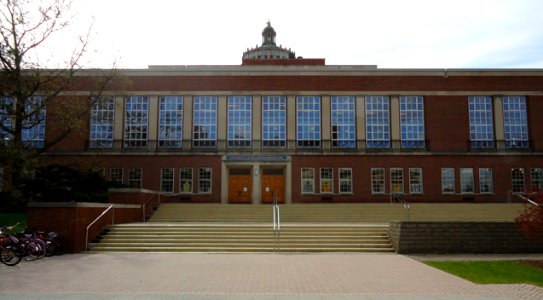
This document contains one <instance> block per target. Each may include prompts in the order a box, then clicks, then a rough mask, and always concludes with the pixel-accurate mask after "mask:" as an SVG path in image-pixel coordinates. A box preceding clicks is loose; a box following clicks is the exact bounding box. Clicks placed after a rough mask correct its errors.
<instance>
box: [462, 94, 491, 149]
mask: <svg viewBox="0 0 543 300" xmlns="http://www.w3.org/2000/svg"><path fill="white" fill-rule="evenodd" d="M468 106H469V136H470V145H471V148H475V149H478V148H479V149H486V148H494V119H493V112H492V97H484V96H481V97H468Z"/></svg>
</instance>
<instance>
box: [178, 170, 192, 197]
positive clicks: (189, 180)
mask: <svg viewBox="0 0 543 300" xmlns="http://www.w3.org/2000/svg"><path fill="white" fill-rule="evenodd" d="M184 170H190V179H187V178H184V177H183V174H184ZM186 182H190V190H189V191H185V189H184V187H183V186H184V183H186ZM193 189H194V170H193V168H188V167H184V168H179V193H181V194H192V191H193Z"/></svg>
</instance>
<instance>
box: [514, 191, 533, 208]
mask: <svg viewBox="0 0 543 300" xmlns="http://www.w3.org/2000/svg"><path fill="white" fill-rule="evenodd" d="M512 196H516V197H518V198H520V199H521V200H524V201H526V202H528V204H531V205H533V206H539V203H537V202H535V201H534V200H532V199H530V198H528V197H526V196H525V195H524V194H523V193H520V192H513V191H511V190H509V191H507V200H508V202H509V203H512V201H511V200H512V198H513V197H512Z"/></svg>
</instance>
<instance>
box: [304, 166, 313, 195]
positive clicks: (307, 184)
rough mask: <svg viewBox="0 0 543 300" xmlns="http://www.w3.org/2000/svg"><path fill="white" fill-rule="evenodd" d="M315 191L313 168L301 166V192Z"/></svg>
mask: <svg viewBox="0 0 543 300" xmlns="http://www.w3.org/2000/svg"><path fill="white" fill-rule="evenodd" d="M314 192H315V169H314V168H302V194H310V193H314Z"/></svg>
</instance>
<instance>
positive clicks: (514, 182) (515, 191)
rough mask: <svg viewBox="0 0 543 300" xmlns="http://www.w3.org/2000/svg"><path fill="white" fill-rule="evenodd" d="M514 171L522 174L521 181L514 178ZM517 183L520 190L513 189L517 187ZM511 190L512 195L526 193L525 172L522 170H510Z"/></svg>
mask: <svg viewBox="0 0 543 300" xmlns="http://www.w3.org/2000/svg"><path fill="white" fill-rule="evenodd" d="M515 170H519V171H521V172H522V179H521V178H515V177H514V172H515ZM518 183H522V189H517V188H515V186H517V184H518ZM511 190H512V191H513V192H514V193H524V192H526V171H525V170H524V168H511Z"/></svg>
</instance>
